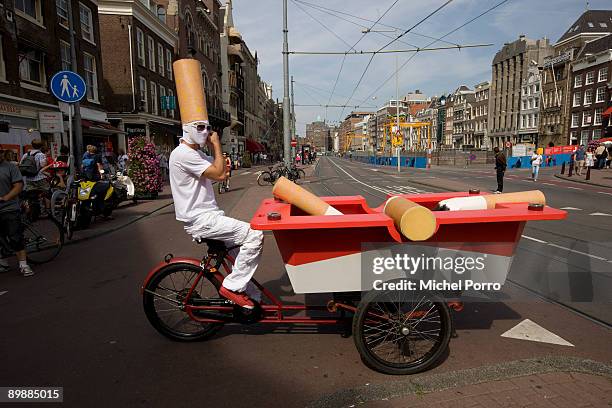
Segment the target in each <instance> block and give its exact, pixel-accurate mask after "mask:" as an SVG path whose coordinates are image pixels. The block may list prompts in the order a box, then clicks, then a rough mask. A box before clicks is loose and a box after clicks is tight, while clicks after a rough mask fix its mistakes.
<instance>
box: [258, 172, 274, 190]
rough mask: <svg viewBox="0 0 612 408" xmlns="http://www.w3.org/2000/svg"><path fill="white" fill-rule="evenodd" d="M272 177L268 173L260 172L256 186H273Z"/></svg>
mask: <svg viewBox="0 0 612 408" xmlns="http://www.w3.org/2000/svg"><path fill="white" fill-rule="evenodd" d="M273 180H274V179H273V176H272V173H270V172H269V171H262V172H261V174H260V175H259V176H258V177H257V184H259V185H260V186H262V187H263V186H267V185H270V184H273V183H274V181H273Z"/></svg>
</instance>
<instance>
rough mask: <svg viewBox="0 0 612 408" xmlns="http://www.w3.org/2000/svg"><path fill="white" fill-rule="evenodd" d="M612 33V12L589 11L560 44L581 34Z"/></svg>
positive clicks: (562, 37) (568, 31) (575, 23)
mask: <svg viewBox="0 0 612 408" xmlns="http://www.w3.org/2000/svg"><path fill="white" fill-rule="evenodd" d="M596 33H612V10H587V11H585V12H584V13H582V15H581V16H580V17H578V20H576V21H575V22H574V24H572V25H571V26H570V27H569V29H568V30H567V31H566V32H565V33H564V34H563V35H562V36H561V38H559V41H557V42H558V43H559V42H562V41H565V40H567V39H569V38H572V37H575V36H577V35H579V34H596Z"/></svg>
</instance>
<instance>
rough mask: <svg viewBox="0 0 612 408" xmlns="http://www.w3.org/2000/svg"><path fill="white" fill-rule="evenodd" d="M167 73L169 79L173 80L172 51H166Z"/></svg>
mask: <svg viewBox="0 0 612 408" xmlns="http://www.w3.org/2000/svg"><path fill="white" fill-rule="evenodd" d="M166 72H168V78H170V79H172V53H171V52H170V50H166Z"/></svg>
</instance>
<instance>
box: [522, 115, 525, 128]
mask: <svg viewBox="0 0 612 408" xmlns="http://www.w3.org/2000/svg"><path fill="white" fill-rule="evenodd" d="M525 122H526V120H525V115H521V129H525Z"/></svg>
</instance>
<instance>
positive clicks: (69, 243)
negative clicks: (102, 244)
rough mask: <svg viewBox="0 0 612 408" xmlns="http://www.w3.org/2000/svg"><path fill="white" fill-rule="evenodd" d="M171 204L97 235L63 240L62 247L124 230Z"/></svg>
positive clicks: (169, 204) (172, 202) (170, 203)
mask: <svg viewBox="0 0 612 408" xmlns="http://www.w3.org/2000/svg"><path fill="white" fill-rule="evenodd" d="M172 204H174V201H171V202H169V203H168V204H164V205H163V206H161V207H159V208H156V209H155V210H153V211H151V212H149V213H146V214H143V215H141V216H139V217H138V218H134V219H133V220H131V221H128V222H126V223H125V224H121V225H118V226H116V227H113V228H110V229H105V230H103V231H100V232H98V233H94V234H92V235H90V236H87V237H82V238H76V239H71V240H64V246H66V245H72V244H76V243H78V242H83V241H87V240H90V239H94V238H98V237H101V236H102V235H106V234H110V233H111V232H115V231H119V230H120V229H123V228H125V227H127V226H129V225H132V224H134V223H135V222H137V221H140V220H141V219H143V218H145V217H148V216H150V215H152V214H155V213H156V212H158V211H161V210H163V209H164V208H167V207H169V206H171V205H172Z"/></svg>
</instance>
